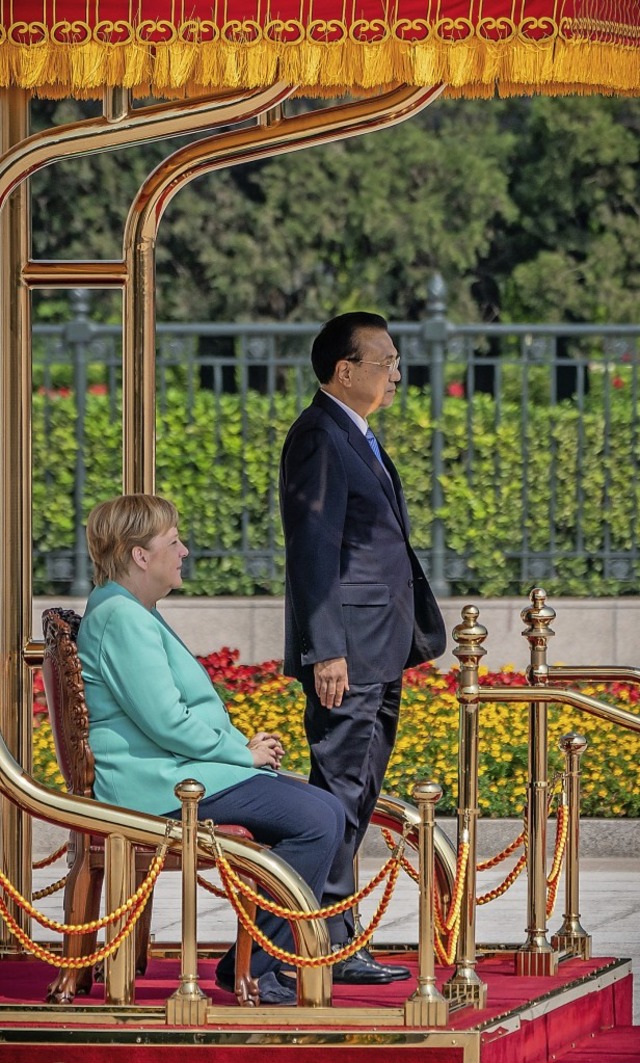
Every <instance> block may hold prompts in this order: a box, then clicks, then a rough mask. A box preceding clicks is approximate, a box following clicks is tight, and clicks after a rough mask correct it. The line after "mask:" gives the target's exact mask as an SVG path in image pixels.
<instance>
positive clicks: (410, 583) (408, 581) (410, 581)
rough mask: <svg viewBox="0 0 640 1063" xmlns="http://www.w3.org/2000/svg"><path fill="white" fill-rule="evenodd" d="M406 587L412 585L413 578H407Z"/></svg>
mask: <svg viewBox="0 0 640 1063" xmlns="http://www.w3.org/2000/svg"><path fill="white" fill-rule="evenodd" d="M407 587H413V580H412V579H408V580H407Z"/></svg>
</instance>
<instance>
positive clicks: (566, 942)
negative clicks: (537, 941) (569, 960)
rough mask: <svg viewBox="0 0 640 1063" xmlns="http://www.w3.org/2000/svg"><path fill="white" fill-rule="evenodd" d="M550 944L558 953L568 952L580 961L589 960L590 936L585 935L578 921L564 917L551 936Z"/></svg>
mask: <svg viewBox="0 0 640 1063" xmlns="http://www.w3.org/2000/svg"><path fill="white" fill-rule="evenodd" d="M551 944H552V945H553V947H554V949H557V950H558V952H570V953H571V955H572V956H579V957H580V959H581V960H590V959H591V934H587V932H586V930H585V929H584V928H583V927H582V926H581V924H580V920H579V919H576V918H571V919H567V917H566V916H565V919H564V922H563V924H562V926H561V927H560V929H559V930H558V932H557V934H552V935H551Z"/></svg>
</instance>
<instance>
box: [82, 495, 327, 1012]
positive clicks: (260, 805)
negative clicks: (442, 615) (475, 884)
mask: <svg viewBox="0 0 640 1063" xmlns="http://www.w3.org/2000/svg"><path fill="white" fill-rule="evenodd" d="M177 524H178V514H177V511H176V509H175V506H174V505H173V504H172V503H171V502H168V501H166V500H165V499H163V498H159V497H157V496H154V495H143V494H132V495H122V496H119V497H117V498H114V499H111V500H110V501H108V502H103V503H101V504H100V505H98V506H96V507H95V509H93V511H92V512H91V514H90V516H89V521H88V524H87V540H88V545H89V553H90V555H91V559H92V561H93V565H94V579H95V583H96V587H95V588H94V590H93V591H92V592H91V595H90V596H89V600H88V602H87V609H86V612H85V615H84V618H83V620H82V623H81V625H80V632H79V636H78V652H79V655H80V660H81V662H82V674H83V678H84V683H85V696H86V701H87V706H88V709H89V717H90V730H89V740H90V743H91V748H92V750H93V753H94V756H95V784H94V793H95V796H96V798H97V799H98V800H99V801H105V802H107V803H109V804H114V805H123V806H125V807H127V808H132V809H136V810H138V811H140V812H148V813H151V814H153V815H168V816H171V817H174V818H180V815H181V812H180V810H179V809H177V808H176V797H175V794H174V787H175V786H176V785H177V783H179V782H181V781H182V780H184V779H187V778H194V779H197V780H199V781H200V782H201V783H202V784H203V785H204V787H205V797H204V798H203V800H202V801H201V802H200V806H199V816H200V818H202V819H209V818H210V819H213V820H214V821H216V822H218V823H238V824H241V825H243V826H245V827H247V828H248V829H249V830H250V831H251V832H252V834H253V835H254V836H255V837H256V839H257V840H258V841H261V842H263V843H265V844H267V845H270V846H271V847H272V851H273V852H274V853H276V854H277V855H278V856H279V857H282V859H283V860H286V861H287V863H288V864H290V865H291V867H293V868H295V870H296V871H297V872H298V873H299V874H300V875H301V876H302V878H303V879H304V880H305V881H306V882H307V883H308V885H309V886H310V887H311V889H312V890H313V892H314V894H315V896H316V897H317V898H320V897H321V896H322V891H323V888H324V884H325V879H326V877H327V873H328V871H329V869H330V867H331V864H332V861H333V859H334V856H335V854H336V852H337V850H338V847H339V845H340V844H341V842H342V840H343V836H344V830H345V817H344V811H343V808H342V805H341V803H340V802H339V801H338V800H337V798H335V797H334V796H333V794H330V793H325V792H324V791H323V790H319V789H317V788H316V787H314V786H309V785H308V784H306V783H303V782H300V781H298V780H296V779H292V778H288V777H287V776H285V775H280V774H278V770H277V769H278V768H279V766H280V761H281V759H282V757H283V754H284V750H283V748H282V745H281V743H280V738H279V737H278V735H275V734H268V733H266V732H264V731H259V732H258V733H257V734H255V735H254V736H253V737H252V738H250V739H247V738H246V737H245V735H243V734H242V733H241V732H240V731H239V730H238V729H237V728H236V727H234V726H233V724H232V723H231V720H230V719H229V715H228V713H227V711H226V709H225V707H224V705H223V704H222V702H221V700H220V698H219V697H218V695H217V693H216V691H215V690H214V688H213V686H212V684H211V681H210V679H209V677H208V675H207V673H206V671H205V669H204V668H203V667H202V666H201V665H200V664H199V663H198V661H197V660H196V659H195V657H193V656H192V654H191V653H190V652H189V650H187V648H186V646H185V645H184V644H183V643H182V642H181V641H180V639H179V638H178V636H177V635H176V634H175V632H173V631H172V630H171V628H170V627H169V626H168V625H167V624H166V623H165V621H164V620H163V619H162V617H161V616H160V614H159V613H158V612H157V610H156V602H157V601H158V600H159V599H160V598H163V597H164V596H165V595H167V594H168V593H169V591H171V590H172V589H173V588H175V587H179V586H180V584H181V583H182V576H181V568H182V562H183V560H184V558H185V557H186V556H187V554H188V551H187V549H186V547H185V546H184V544H183V543H182V542H181V541H180V538H179V536H178V530H177ZM259 924H260V926H261V928H262V930H263V931H264V932H265V933H266V934H267V936H268V937H269V938H271V940H273V941H275V942H276V944H278V945H280V946H282V947H283V948H285V949H291V948H292V945H293V938H292V935H291V931H290V928H289V925H288V923H286V922H285V921H284V920H282V919H278V918H276V917H275V916H272V915H269V914H268V913H266V912H262V913H261V914H260V916H259ZM330 933H331V930H330ZM333 936H334V935H333V934H332V939H333ZM337 940H338V941H339V940H341V936H340V931H338V937H337ZM252 975H253V976H254V977H255V978H257V979H258V988H259V992H260V999H261V1002H262V1003H266V1004H269V1003H271V1004H289V1003H295V1000H296V995H295V991H294V986H295V983H293V982H292V981H291V978H289V977H287V976H286V975H285V974H283V973H282V970H281V964H280V962H279V961H278V960H275V959H274V958H272V957H271V956H269V955H268V954H267V953H266V952H264V951H263V950H262V949H255V950H254V953H253V957H252ZM217 979H218V983H219V985H221V986H222V988H224V989H228V990H229V991H232V989H233V980H234V955H233V950H230V952H229V953H227V954H226V956H224V957H223V958H222V959H221V961H220V963H219V964H218V969H217Z"/></svg>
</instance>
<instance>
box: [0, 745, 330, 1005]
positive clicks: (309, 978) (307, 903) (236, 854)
mask: <svg viewBox="0 0 640 1063" xmlns="http://www.w3.org/2000/svg"><path fill="white" fill-rule="evenodd" d="M0 794H1V795H3V796H4V797H6V798H8V799H9V801H12V802H13V803H14V804H16V805H19V806H20V807H21V808H22V809H24V811H26V812H29V813H30V814H31V815H33V816H36V817H39V818H41V819H46V820H47V821H48V822H49V823H55V824H57V825H58V826H62V827H70V828H76V829H78V830H81V831H85V832H89V833H91V834H102V835H104V836H105V837H106V838H107V839H108V838H112V837H116V836H121V837H122V838H124V839H125V840H126V842H127V843H133V844H139V845H146V846H151V847H154V848H155V847H157V846H158V845H160V844H161V843H162V841H163V839H164V837H165V827H166V823H167V821H166V820H165V819H161V818H160V817H158V816H147V815H144V814H143V813H141V812H132V811H130V810H128V809H124V808H117V807H116V806H114V805H103V804H101V803H100V802H98V801H91V800H89V799H88V798H85V797H75V796H72V795H71V794H63V793H57V792H56V791H54V790H48V789H47V788H46V787H44V786H40V785H39V783H37V782H35V780H34V779H32V778H31V776H30V775H28V774H27V773H26V772H25V771H23V769H22V768H21V767H20V765H19V764H17V763H16V761H15V759H14V758H13V757H12V756H11V754H10V752H9V750H8V748H7V746H6V744H5V742H4V740H3V738H2V736H1V735H0ZM181 839H182V832H181V830H180V828H179V826H178V827H177V829H176V830H175V831H174V832H173V833H171V834H170V847H171V848H173V849H177V850H180V848H181V844H182V840H181ZM218 841H219V843H220V848H221V850H222V852H223V854H224V855H225V856H226V857H227V859H228V860H229V862H230V863H231V864H232V865H233V867H234V868H235V869H236V870H237V871H238V873H239V874H241V875H247V877H248V878H252V879H254V880H255V881H256V882H257V883H258V885H259V886H261V887H263V888H264V889H265V890H266V891H267V893H269V894H270V895H271V896H272V897H273V898H274V899H275V900H276V901H277V902H278V903H280V904H282V905H284V906H286V907H289V908H299V909H301V910H303V911H308V912H310V911H315V910H316V908H317V901H316V898H315V897H314V895H313V893H312V892H311V890H310V889H309V887H308V886H307V884H306V882H305V881H304V880H303V879H302V878H301V877H300V875H299V874H298V873H297V872H296V871H294V870H293V868H291V867H289V865H288V864H286V863H285V861H284V860H281V859H280V858H279V857H278V856H276V855H275V854H274V853H272V852H269V850H266V849H262V848H261V847H260V846H259V845H257V844H256V843H254V842H250V841H245V840H243V839H236V838H231V837H224V836H223V835H219V836H218ZM197 852H198V856H199V857H200V858H201V859H203V860H209V861H210V860H211V858H212V853H211V844H210V838H209V834H208V832H207V830H206V829H205V828H204V827H200V828H199V829H198V833H197ZM291 931H292V934H293V939H294V946H295V948H296V950H297V951H298V953H299V954H300V955H302V956H308V957H313V956H325V955H329V953H330V952H331V944H330V942H329V935H328V932H327V928H326V924H325V923H324V921H323V920H310V921H301V920H296V921H295V922H293V923H292V924H291ZM300 979H301V987H300V994H301V995H302V997H303V999H304V1001H305V1003H306V1004H307V1005H308V1006H311V1007H329V1006H330V1003H331V1001H330V999H329V996H328V992H327V991H326V988H325V987H327V985H328V980H327V979H325V978H323V975H322V970H320V971H316V970H314V969H312V968H306V967H302V968H301V969H300Z"/></svg>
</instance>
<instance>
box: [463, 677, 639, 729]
mask: <svg viewBox="0 0 640 1063" xmlns="http://www.w3.org/2000/svg"><path fill="white" fill-rule="evenodd" d="M478 700H479V701H505V702H509V703H510V704H511V703H512V702H520V703H521V704H525V703H526V702H527V701H539V702H544V703H545V704H546V705H571V706H572V708H574V709H580V710H581V711H582V712H587V713H588V714H589V715H590V716H597V717H598V719H599V720H606V721H607V722H608V723H617V724H619V726H620V727H625V728H626V729H627V730H628V731H637V732H638V734H640V716H636V715H634V713H632V712H627V711H626V709H617V708H616V707H615V706H614V705H606V704H605V703H604V701H598V700H597V698H590V697H588V696H587V695H586V694H581V693H580V691H579V690H571V689H562V688H561V687H530V688H529V687H480V688H479V690H478Z"/></svg>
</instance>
